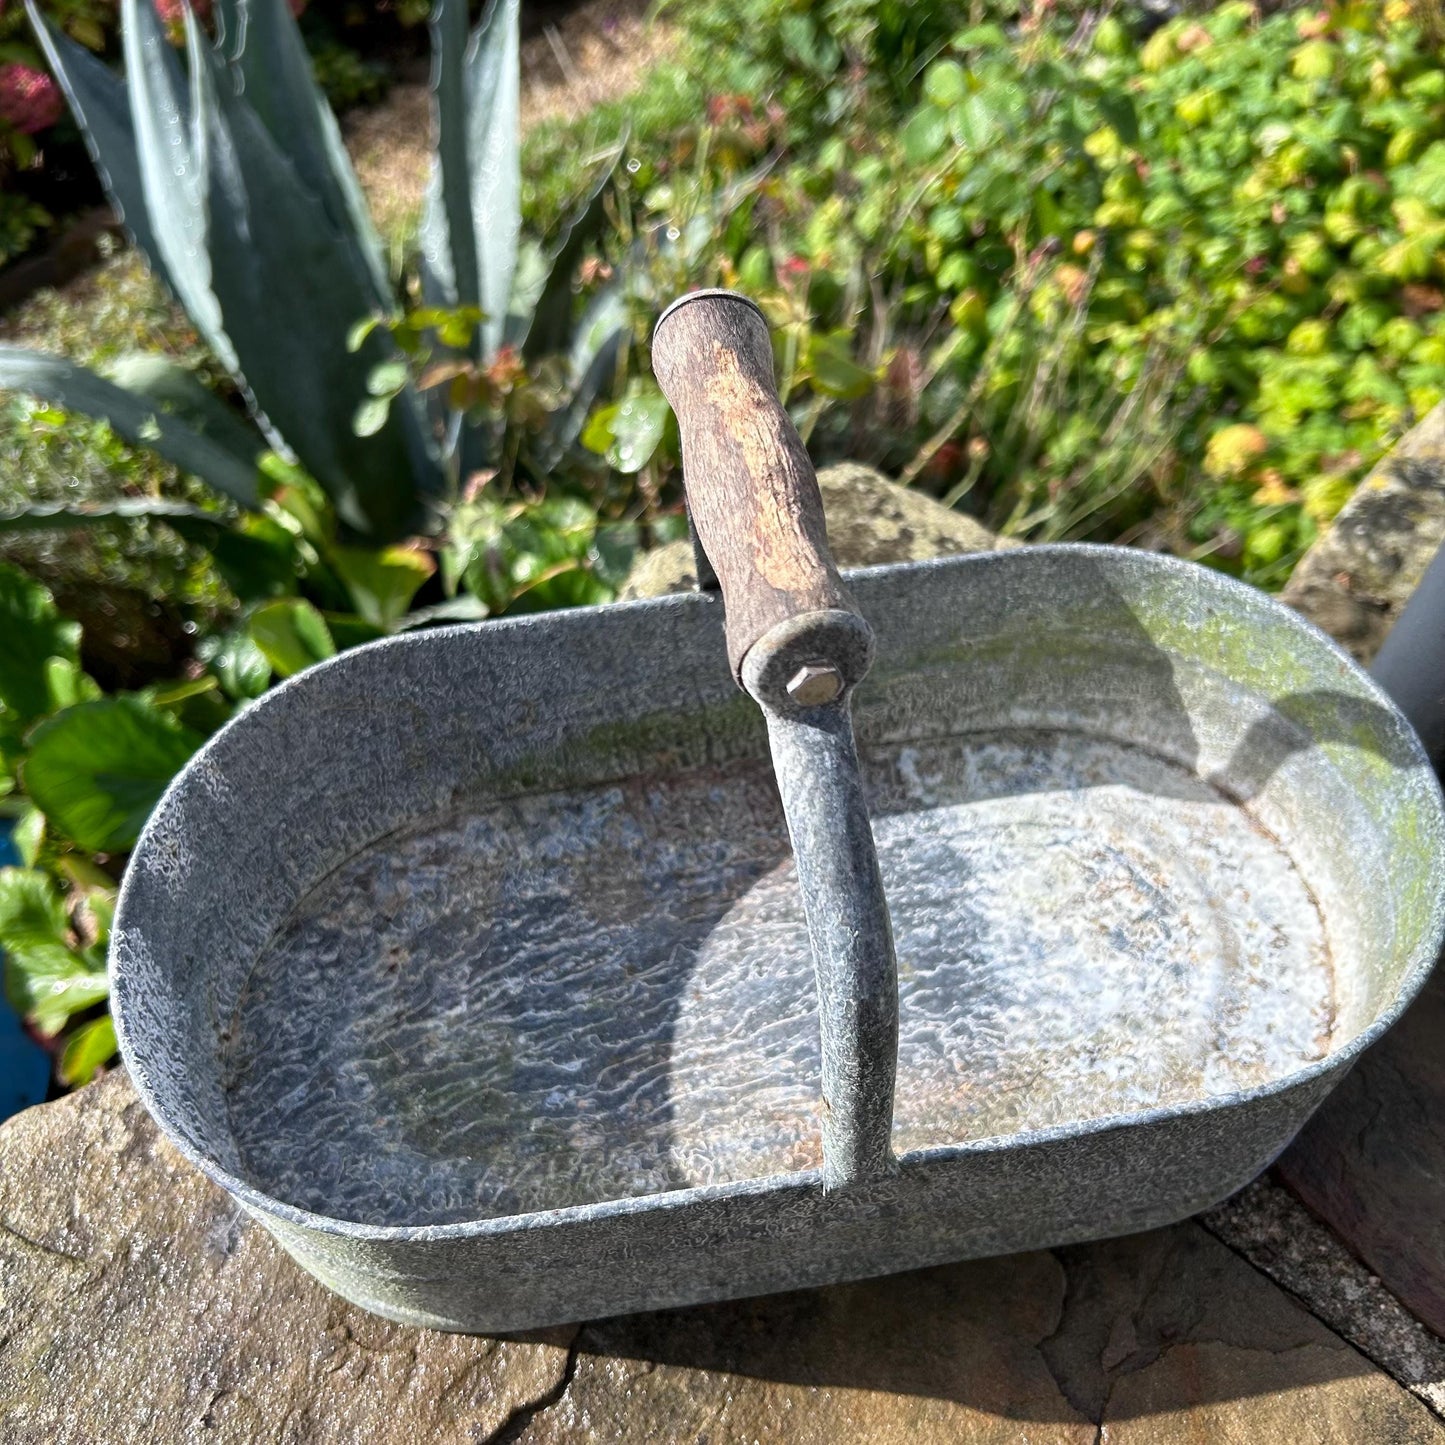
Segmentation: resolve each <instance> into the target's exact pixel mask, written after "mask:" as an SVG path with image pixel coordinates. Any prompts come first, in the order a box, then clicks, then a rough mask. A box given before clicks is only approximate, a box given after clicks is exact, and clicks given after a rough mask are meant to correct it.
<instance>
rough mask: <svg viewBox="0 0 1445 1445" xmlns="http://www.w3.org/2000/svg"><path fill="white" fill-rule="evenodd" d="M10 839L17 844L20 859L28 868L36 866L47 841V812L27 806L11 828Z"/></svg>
mask: <svg viewBox="0 0 1445 1445" xmlns="http://www.w3.org/2000/svg"><path fill="white" fill-rule="evenodd" d="M10 841H11V842H12V843H14V844H15V851H16V852H17V853H19V855H20V861H21V862H22V863H23V864H24V865H25V866H26V867H27V868H33V867H35V861H36V859H37V858H39V857H40V849H41V848H42V846H44V843H45V814H44V813H42V812H41V811H40V809H39V808H36V807H28V808H26V810H25V811H24V812H23V813H22V814H21V815H20V816H19V818H17V819H16V820H15V826H14V828H12V829H11V830H10Z"/></svg>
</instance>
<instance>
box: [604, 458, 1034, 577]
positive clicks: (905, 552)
mask: <svg viewBox="0 0 1445 1445" xmlns="http://www.w3.org/2000/svg"><path fill="white" fill-rule="evenodd" d="M818 487H819V489H820V490H821V492H822V493H823V510H824V511H825V512H826V513H827V517H828V542H829V544H830V545H831V547H832V549H833V557H834V560H835V561H836V562H837V563H838V565H839V566H840V567H874V566H878V565H879V564H882V563H886V562H922V561H925V560H926V559H927V558H929V557H947V556H951V555H952V554H953V553H955V552H991V551H993V550H994V549H995V548H998V547H1012V546H1016V545H1017V544H1016V543H1014V542H1013V541H1011V540H1009V539H1007V538H1000V537H995V536H994V534H993V533H992V532H990V531H989V530H988V528H987V527H985V526H984V525H983V523H982V522H978V521H975V520H974V518H972V517H967V516H965V515H964V514H963V513H962V512H955V511H952V510H950V509H949V508H948V507H945V506H943V505H942V504H941V503H939V502H936V501H934V499H933V498H932V497H929V496H926V495H924V493H922V492H915V491H911V490H910V489H909V488H907V487H900V486H899V485H898V484H897V483H896V482H890V481H889V480H888V478H887V477H885V476H884V475H883V474H882V473H881V472H879V471H875V470H874V469H873V468H872V467H865V466H863V465H862V464H861V463H859V462H839V463H837V464H836V465H835V466H831V467H824V468H823V470H822V471H820V472H819V473H818ZM696 586H697V570H696V568H694V566H693V561H692V545H691V543H689V542H685V541H684V542H669V543H667V544H666V545H665V546H662V547H657V548H655V549H654V550H653V551H651V552H648V553H646V554H645V555H644V556H642V557H640V558H639V559H638V561H637V563H636V564H635V565H634V567H633V569H632V573H631V575H630V576H629V577H628V578H627V581H626V582H625V583H623V586H622V591H621V593H620V594H619V595H620V596H621V597H622V598H623V599H624V600H627V599H633V598H638V597H661V596H662V595H663V594H664V593H666V592H686V591H687V590H688V589H689V588H692V587H696Z"/></svg>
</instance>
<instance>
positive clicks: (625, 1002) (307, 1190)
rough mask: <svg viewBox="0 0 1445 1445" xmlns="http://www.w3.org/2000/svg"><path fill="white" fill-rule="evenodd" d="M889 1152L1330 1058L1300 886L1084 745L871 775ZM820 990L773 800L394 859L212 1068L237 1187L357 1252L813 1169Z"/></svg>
mask: <svg viewBox="0 0 1445 1445" xmlns="http://www.w3.org/2000/svg"><path fill="white" fill-rule="evenodd" d="M865 764H866V766H867V768H868V771H869V773H870V777H871V782H872V786H873V793H874V813H875V825H874V826H875V833H876V836H877V840H878V847H879V854H880V859H881V863H882V868H883V873H884V879H885V884H886V886H887V890H888V896H889V901H890V905H891V909H892V915H893V921H894V929H895V934H896V938H897V945H898V959H899V973H900V1013H901V1037H900V1047H899V1074H898V1090H897V1106H896V1114H895V1126H894V1145H895V1148H896V1149H897V1150H898V1151H900V1152H903V1151H907V1150H913V1149H922V1148H929V1147H932V1146H936V1145H943V1144H950V1143H956V1142H960V1141H963V1140H972V1139H983V1138H988V1137H993V1136H998V1135H1005V1134H1013V1133H1016V1132H1018V1131H1021V1130H1028V1129H1036V1128H1042V1127H1048V1126H1052V1125H1067V1124H1072V1123H1078V1122H1080V1121H1083V1120H1089V1119H1097V1118H1101V1117H1105V1116H1108V1115H1113V1114H1122V1113H1129V1112H1134V1111H1138V1110H1144V1109H1149V1108H1153V1107H1157V1106H1160V1105H1166V1106H1167V1105H1171V1104H1181V1103H1186V1102H1189V1101H1191V1100H1201V1099H1207V1098H1211V1097H1218V1096H1220V1095H1223V1094H1227V1093H1230V1092H1232V1091H1234V1090H1240V1089H1249V1088H1253V1087H1256V1086H1258V1085H1260V1084H1263V1083H1267V1082H1269V1081H1270V1080H1272V1079H1276V1078H1282V1077H1284V1076H1285V1075H1287V1074H1289V1073H1291V1072H1292V1071H1294V1070H1296V1069H1298V1068H1300V1067H1301V1066H1302V1065H1304V1064H1305V1063H1307V1062H1309V1061H1311V1060H1314V1059H1317V1058H1320V1057H1322V1056H1323V1055H1324V1053H1325V1052H1326V1050H1327V1049H1328V1047H1329V1041H1330V1030H1331V1023H1332V1017H1333V995H1332V976H1331V968H1330V960H1329V952H1328V947H1327V944H1326V934H1325V926H1324V922H1323V920H1322V919H1321V917H1320V915H1319V912H1318V909H1317V908H1316V905H1315V903H1314V901H1313V898H1312V896H1311V894H1310V892H1309V890H1308V889H1307V888H1306V887H1305V885H1304V883H1303V882H1302V881H1301V879H1300V877H1299V876H1298V874H1297V873H1296V871H1295V869H1294V866H1293V864H1292V863H1291V860H1290V857H1289V855H1288V853H1287V852H1286V851H1285V848H1284V847H1282V846H1281V844H1280V843H1279V842H1277V841H1276V840H1275V839H1274V838H1273V837H1271V836H1270V835H1269V834H1268V833H1266V832H1265V831H1263V830H1262V829H1260V828H1259V827H1258V826H1256V825H1255V823H1254V822H1253V821H1252V820H1251V819H1250V817H1249V816H1248V815H1247V813H1246V812H1244V811H1242V810H1241V809H1240V808H1238V807H1236V806H1234V805H1233V804H1232V803H1230V802H1229V801H1227V800H1226V799H1225V798H1224V797H1222V796H1221V795H1220V794H1219V793H1218V792H1216V791H1215V790H1214V789H1212V788H1211V787H1209V786H1208V784H1206V783H1203V782H1201V781H1199V780H1198V779H1197V778H1195V777H1193V776H1192V775H1191V774H1189V773H1187V772H1186V771H1185V770H1183V769H1182V768H1179V767H1176V766H1174V765H1172V764H1170V763H1166V762H1162V761H1160V760H1159V759H1157V758H1155V757H1153V756H1152V755H1150V754H1148V753H1144V752H1140V751H1138V750H1134V749H1130V748H1127V747H1125V746H1121V745H1119V744H1116V743H1110V742H1102V741H1098V740H1094V739H1089V738H1086V737H1082V736H1079V735H1076V734H1068V733H1047V732H1020V733H1007V734H997V733H996V734H989V735H984V736H980V737H974V738H970V739H952V740H942V741H938V742H934V743H926V744H915V745H913V746H911V747H907V748H903V749H893V750H891V751H884V752H880V753H878V754H876V755H875V756H873V757H872V758H870V759H865ZM814 1010H815V1005H814V994H813V977H812V962H811V959H810V957H809V954H808V944H807V936H806V933H805V930H804V927H803V922H802V914H801V907H800V904H799V900H798V896H797V890H796V885H795V880H794V874H793V867H792V863H791V860H790V859H789V858H788V855H787V849H786V842H785V839H784V836H783V831H782V823H781V818H780V816H779V813H778V810H777V803H776V800H775V797H774V795H773V792H772V787H771V783H770V780H769V778H768V776H767V772H766V770H765V767H764V766H762V765H760V764H742V765H733V766H731V767H728V768H726V769H715V770H703V769H700V770H694V771H692V772H689V773H685V774H682V775H680V776H677V777H674V778H670V779H665V780H661V781H653V782H646V781H637V782H633V783H629V784H626V785H623V786H616V787H609V788H599V789H596V790H593V791H591V792H588V793H583V794H579V795H576V796H572V797H569V798H560V797H557V796H552V797H531V798H522V799H517V800H514V801H513V802H511V803H507V804H504V805H500V806H497V807H494V808H493V809H491V810H489V811H488V812H486V813H483V814H477V815H471V816H460V817H452V818H448V819H441V820H438V821H436V822H435V823H431V824H426V825H423V826H420V827H417V828H415V829H412V830H410V831H409V832H408V833H407V834H405V835H403V836H400V837H396V836H393V837H390V838H387V839H384V840H382V842H381V843H380V844H378V845H377V846H375V847H374V848H372V849H370V850H368V851H367V852H365V853H363V854H362V855H360V856H359V857H358V858H356V859H354V860H353V861H352V862H351V863H349V864H347V865H346V867H344V868H343V869H342V870H340V871H339V872H338V873H337V874H336V875H334V876H333V877H332V878H331V879H330V880H329V881H328V882H327V884H325V885H324V886H323V887H322V888H320V889H318V890H317V891H316V892H315V893H314V894H313V895H312V896H311V897H310V898H309V899H307V900H306V901H305V903H304V904H303V906H302V908H301V909H300V910H299V911H298V912H297V913H296V914H295V915H293V918H292V920H291V922H290V923H289V924H288V925H287V926H286V927H285V928H284V929H283V930H282V931H281V932H280V934H279V935H278V936H277V938H276V939H275V941H274V943H273V945H272V948H271V950H270V951H269V953H268V955H267V956H265V957H263V959H262V960H261V962H260V964H259V965H258V967H257V969H256V971H255V973H254V974H253V978H252V984H251V988H250V991H249V993H248V996H247V998H246V1000H245V1002H244V1006H243V1007H242V1008H241V1009H240V1010H239V1011H238V1014H237V1017H236V1019H235V1021H234V1025H233V1028H232V1032H231V1038H230V1043H229V1046H228V1052H227V1071H228V1084H229V1099H230V1112H231V1120H232V1123H233V1125H234V1127H235V1130H236V1133H237V1137H238V1142H239V1143H240V1146H241V1149H242V1151H243V1154H244V1156H245V1158H246V1165H247V1172H248V1174H249V1176H250V1177H252V1178H255V1179H256V1180H257V1181H258V1182H259V1183H261V1184H262V1185H264V1186H265V1187H266V1188H268V1189H269V1190H271V1191H272V1192H274V1193H275V1194H276V1195H277V1196H278V1197H280V1198H282V1199H285V1200H287V1201H289V1202H293V1203H298V1204H303V1205H308V1206H310V1207H312V1208H316V1209H319V1210H324V1211H325V1212H327V1213H331V1214H334V1215H338V1216H340V1217H342V1218H349V1219H356V1220H364V1221H367V1222H378V1223H379V1222H394V1223H422V1222H443V1221H447V1220H457V1219H466V1218H475V1217H478V1216H484V1215H488V1214H509V1213H517V1212H521V1211H525V1210H532V1209H538V1208H544V1207H548V1206H555V1205H562V1204H569V1203H580V1202H586V1201H591V1200H603V1199H608V1198H617V1197H624V1196H628V1195H638V1194H646V1193H652V1192H657V1191H663V1190H668V1189H675V1188H679V1187H682V1186H685V1185H690V1184H698V1183H711V1182H718V1181H724V1180H732V1179H747V1178H762V1177H766V1176H768V1175H771V1174H777V1173H783V1172H788V1171H791V1170H796V1169H801V1168H809V1167H813V1166H815V1165H817V1164H818V1163H819V1162H820V1151H819V1144H818V1123H817V1107H818V1106H817V1099H818V1091H819V1085H818V1067H819V1065H818V1030H817V1021H816V1015H815V1011H814Z"/></svg>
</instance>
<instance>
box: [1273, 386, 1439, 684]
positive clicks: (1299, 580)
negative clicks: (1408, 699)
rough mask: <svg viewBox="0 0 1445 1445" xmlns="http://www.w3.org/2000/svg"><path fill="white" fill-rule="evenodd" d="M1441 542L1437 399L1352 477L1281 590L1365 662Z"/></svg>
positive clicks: (1371, 655) (1317, 623) (1376, 649)
mask: <svg viewBox="0 0 1445 1445" xmlns="http://www.w3.org/2000/svg"><path fill="white" fill-rule="evenodd" d="M1442 542H1445V402H1442V403H1441V405H1439V406H1437V407H1436V408H1435V409H1434V410H1433V411H1432V412H1430V414H1429V415H1428V416H1426V417H1425V419H1424V420H1423V421H1421V422H1420V424H1419V425H1418V426H1416V427H1415V428H1414V430H1412V431H1411V432H1409V433H1408V434H1407V435H1406V436H1405V437H1404V438H1403V439H1402V440H1401V442H1400V443H1399V445H1398V446H1396V447H1395V449H1394V450H1393V451H1392V452H1390V454H1389V455H1388V456H1386V457H1385V458H1384V460H1383V461H1381V462H1380V464H1379V465H1378V466H1377V467H1376V468H1375V469H1374V471H1372V472H1371V473H1370V475H1369V476H1368V477H1366V478H1365V480H1364V481H1363V482H1361V483H1360V486H1359V488H1358V489H1357V490H1356V492H1355V494H1354V496H1352V497H1351V498H1350V500H1349V502H1348V503H1347V504H1346V505H1345V508H1344V510H1343V511H1342V512H1341V513H1340V514H1339V516H1338V517H1336V518H1335V521H1334V525H1333V526H1332V527H1331V528H1330V529H1329V531H1328V532H1326V533H1325V535H1324V536H1323V537H1321V538H1320V540H1319V541H1318V542H1316V543H1315V545H1314V546H1313V547H1311V548H1310V550H1309V551H1308V552H1307V553H1306V554H1305V556H1304V557H1303V558H1302V559H1301V561H1300V563H1299V565H1298V566H1297V567H1296V568H1295V570H1294V574H1293V576H1291V578H1290V580H1289V585H1288V586H1287V587H1286V588H1285V589H1284V592H1283V594H1282V596H1283V600H1284V601H1286V602H1288V603H1289V604H1290V606H1291V607H1294V608H1296V609H1297V610H1298V611H1300V612H1303V613H1304V615H1305V616H1306V617H1308V618H1309V619H1310V621H1311V622H1313V623H1314V624H1315V625H1316V626H1317V627H1321V628H1323V629H1324V631H1326V632H1328V633H1329V634H1330V635H1331V636H1332V637H1334V638H1335V639H1336V640H1337V641H1338V642H1340V643H1342V644H1343V645H1344V646H1345V647H1347V648H1348V649H1349V650H1350V651H1351V652H1352V653H1353V654H1354V655H1355V656H1356V657H1357V658H1359V659H1360V661H1362V662H1369V660H1370V659H1371V658H1372V657H1374V655H1375V653H1376V652H1377V651H1378V650H1379V646H1380V644H1381V643H1382V642H1383V641H1384V640H1385V634H1386V633H1387V632H1388V631H1389V630H1390V625H1391V624H1392V623H1393V622H1394V620H1395V618H1396V616H1397V615H1398V614H1399V611H1400V609H1401V607H1403V606H1404V604H1405V602H1406V600H1407V599H1408V598H1409V596H1410V594H1411V593H1412V592H1413V591H1414V590H1415V588H1416V587H1417V586H1418V585H1419V582H1420V578H1421V577H1422V576H1424V574H1425V569H1426V567H1428V566H1429V565H1430V560H1431V558H1433V557H1434V555H1435V553H1436V552H1437V551H1438V550H1439V547H1440V544H1441V543H1442Z"/></svg>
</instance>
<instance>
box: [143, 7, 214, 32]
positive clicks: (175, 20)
mask: <svg viewBox="0 0 1445 1445" xmlns="http://www.w3.org/2000/svg"><path fill="white" fill-rule="evenodd" d="M155 7H156V14H157V15H159V16H160V17H161V24H162V25H164V26H165V27H166V28H167V29H168V30H171V31H172V32H174V34H173V36H172V38H175V37H176V36H178V35H179V33H180V31H181V29H182V28H183V27H184V25H185V23H186V0H155ZM191 9H192V10H194V11H195V12H196V19H197V20H209V19H210V18H211V0H191Z"/></svg>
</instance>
